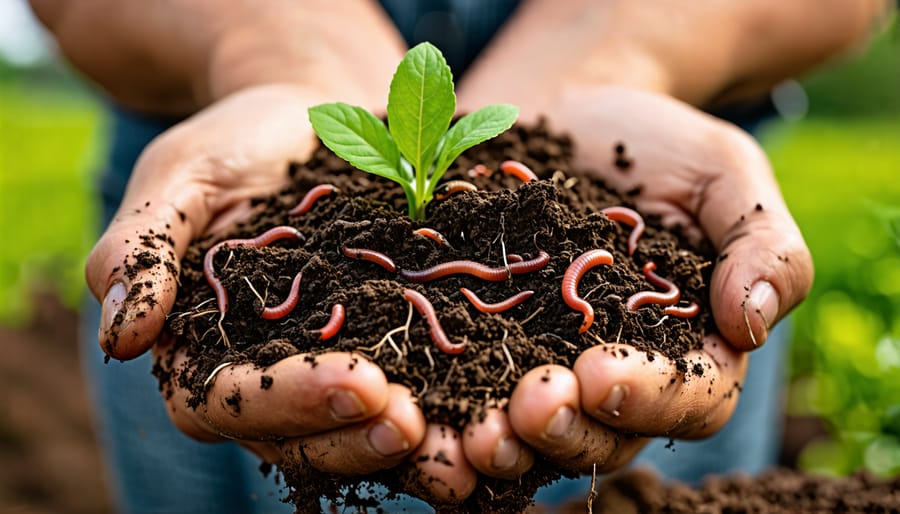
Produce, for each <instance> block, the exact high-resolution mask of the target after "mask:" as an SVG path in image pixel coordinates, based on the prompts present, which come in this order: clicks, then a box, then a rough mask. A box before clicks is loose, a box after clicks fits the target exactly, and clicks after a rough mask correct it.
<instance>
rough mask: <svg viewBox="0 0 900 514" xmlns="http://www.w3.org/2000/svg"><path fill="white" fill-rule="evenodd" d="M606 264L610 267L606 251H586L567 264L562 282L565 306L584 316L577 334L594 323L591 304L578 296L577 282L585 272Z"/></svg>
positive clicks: (611, 259) (609, 257) (610, 257)
mask: <svg viewBox="0 0 900 514" xmlns="http://www.w3.org/2000/svg"><path fill="white" fill-rule="evenodd" d="M601 264H606V265H608V266H612V264H613V256H612V254H611V253H609V252H607V251H606V250H588V251H586V252H584V253H583V254H581V255H580V256H579V257H578V258H577V259H575V260H574V261H572V264H569V267H568V268H567V269H566V273H565V275H563V280H562V295H563V300H565V302H566V305H568V306H569V307H571V308H573V309H575V310H576V311H578V312H580V313H582V314H584V322H583V323H582V324H581V328H579V329H578V333H579V334H583V333H584V332H586V331H587V329H588V328H590V326H591V323H593V322H594V308H593V307H591V304H589V303H588V302H586V301H584V300H583V299H582V298H581V297H580V296H578V282H580V281H581V277H583V276H584V274H585V273H587V271H588V270H589V269H591V268H593V267H595V266H600V265H601Z"/></svg>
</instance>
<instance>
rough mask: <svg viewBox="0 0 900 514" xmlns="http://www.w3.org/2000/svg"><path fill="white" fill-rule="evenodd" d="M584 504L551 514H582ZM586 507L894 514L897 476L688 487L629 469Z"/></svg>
mask: <svg viewBox="0 0 900 514" xmlns="http://www.w3.org/2000/svg"><path fill="white" fill-rule="evenodd" d="M588 501H589V500H585V501H582V502H577V503H572V504H569V505H566V506H564V507H562V508H560V509H554V512H555V513H556V514H570V513H571V514H583V513H584V512H586V508H587V503H588ZM591 503H592V505H591V507H592V511H593V512H595V513H597V514H697V513H726V512H727V513H730V514H800V513H803V514H832V513H836V512H840V513H845V514H863V513H867V514H875V513H884V514H888V513H892V514H895V513H898V512H900V478H894V479H892V480H886V479H878V478H876V477H874V476H873V475H871V474H870V473H867V472H859V473H857V474H855V475H852V476H849V477H842V478H835V477H825V476H814V475H808V474H805V473H802V472H800V471H796V470H790V469H785V468H778V469H772V470H769V471H766V472H765V473H763V474H762V475H760V476H758V477H755V478H751V477H747V476H743V475H733V476H727V477H713V478H709V479H707V480H706V481H705V482H704V483H703V484H702V486H700V487H697V488H693V487H689V486H687V485H684V484H679V483H665V482H664V481H662V480H661V479H660V478H659V477H658V476H657V475H656V474H654V473H653V472H650V471H647V470H631V471H627V472H624V473H621V474H619V475H616V476H613V477H609V478H607V479H605V480H603V481H602V482H600V483H599V485H598V487H597V490H596V495H595V499H594V501H592V502H591ZM539 512H540V511H539ZM539 512H536V513H535V514H539ZM548 514H549V513H548Z"/></svg>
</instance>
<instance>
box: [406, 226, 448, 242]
mask: <svg viewBox="0 0 900 514" xmlns="http://www.w3.org/2000/svg"><path fill="white" fill-rule="evenodd" d="M413 234H417V235H420V236H425V237H427V238H429V239H433V240H435V241H437V243H438V244H439V245H447V246H449V243H447V238H446V237H444V235H443V234H441V233H440V232H438V231H437V230H435V229H433V228H417V229H416V230H413Z"/></svg>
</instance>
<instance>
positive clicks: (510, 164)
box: [500, 161, 537, 182]
mask: <svg viewBox="0 0 900 514" xmlns="http://www.w3.org/2000/svg"><path fill="white" fill-rule="evenodd" d="M500 170H501V171H503V173H506V174H507V175H512V176H514V177H516V178H517V179H519V180H521V181H522V182H531V181H532V180H537V175H535V174H534V172H533V171H531V168H529V167H528V166H525V165H524V164H522V163H521V162H519V161H503V162H501V163H500Z"/></svg>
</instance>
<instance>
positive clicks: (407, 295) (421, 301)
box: [403, 289, 466, 355]
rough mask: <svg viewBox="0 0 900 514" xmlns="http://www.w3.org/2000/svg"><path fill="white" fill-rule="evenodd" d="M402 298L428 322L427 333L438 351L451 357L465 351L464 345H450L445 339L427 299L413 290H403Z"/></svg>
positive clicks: (439, 323)
mask: <svg viewBox="0 0 900 514" xmlns="http://www.w3.org/2000/svg"><path fill="white" fill-rule="evenodd" d="M403 298H404V299H406V301H407V302H409V303H411V304H413V307H415V308H416V310H417V311H419V315H421V316H422V317H423V318H425V321H426V322H428V329H429V330H428V331H429V333H430V335H431V340H432V341H433V342H434V345H435V346H437V347H438V349H439V350H441V351H443V352H444V353H449V354H451V355H452V354H457V353H462V352H463V350H465V349H466V343H464V342H463V343H456V344H454V343H451V342H450V340H449V339H447V334H446V333H444V329H443V327H441V322H440V321H438V319H437V314H436V313H435V312H434V306H433V305H431V302H430V301H428V298H425V297H424V296H422V294H421V293H419V292H418V291H415V290H413V289H404V290H403Z"/></svg>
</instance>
